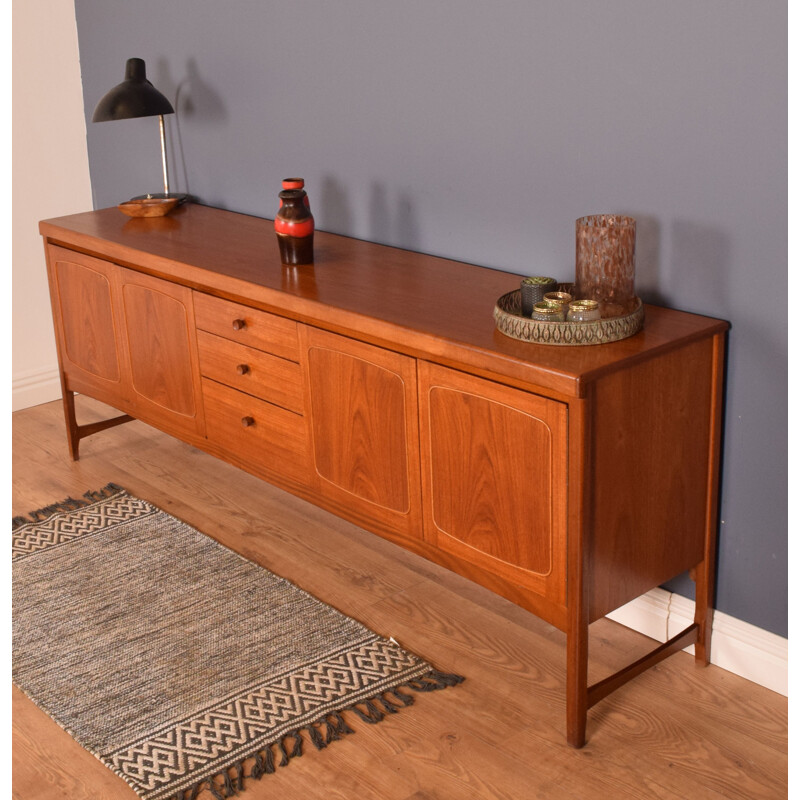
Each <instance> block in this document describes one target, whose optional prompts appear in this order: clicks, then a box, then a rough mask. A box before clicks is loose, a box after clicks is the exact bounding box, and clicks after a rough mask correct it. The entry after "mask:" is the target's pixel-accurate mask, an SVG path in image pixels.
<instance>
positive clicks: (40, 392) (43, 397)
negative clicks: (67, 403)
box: [11, 367, 61, 411]
mask: <svg viewBox="0 0 800 800" xmlns="http://www.w3.org/2000/svg"><path fill="white" fill-rule="evenodd" d="M60 399H61V380H60V378H59V376H58V367H45V368H44V369H35V370H29V371H28V372H19V373H17V374H15V375H14V377H13V378H12V380H11V410H12V411H21V410H22V409H23V408H30V407H31V406H38V405H41V404H42V403H49V402H50V401H51V400H60Z"/></svg>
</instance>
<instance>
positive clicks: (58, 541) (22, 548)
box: [11, 493, 156, 560]
mask: <svg viewBox="0 0 800 800" xmlns="http://www.w3.org/2000/svg"><path fill="white" fill-rule="evenodd" d="M155 511H156V509H154V508H153V506H151V505H150V504H149V503H145V502H144V501H143V500H139V498H138V497H131V496H130V495H128V494H124V493H122V494H120V495H119V496H117V497H114V498H111V499H107V498H106V499H103V500H102V501H99V502H97V503H93V504H91V505H88V506H85V507H83V508H77V509H72V510H69V511H66V512H61V513H54V514H53V515H52V516H51V517H50V518H48V519H46V520H44V521H42V522H31V523H28V524H27V525H23V526H21V527H20V528H18V529H17V530H15V531H14V532H13V534H12V543H11V557H12V559H14V560H16V559H19V558H25V557H26V556H29V555H32V554H33V553H37V552H39V551H40V550H46V549H47V548H51V547H58V546H59V545H63V544H67V543H69V542H72V541H74V540H75V539H79V538H80V537H82V536H91V535H92V534H94V533H98V532H102V531H107V530H108V529H109V528H111V527H113V526H114V525H118V524H120V523H123V522H129V521H130V520H133V519H140V518H141V517H144V516H147V515H148V514H152V513H154V512H155Z"/></svg>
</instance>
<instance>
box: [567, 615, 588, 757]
mask: <svg viewBox="0 0 800 800" xmlns="http://www.w3.org/2000/svg"><path fill="white" fill-rule="evenodd" d="M588 667H589V626H588V625H586V624H585V623H581V624H576V625H574V626H572V625H571V626H570V630H569V631H568V632H567V741H568V742H569V743H570V744H571V745H572V746H573V747H583V746H584V745H585V744H586V713H587V711H588V708H589V706H588V700H587V681H588V677H589V670H588Z"/></svg>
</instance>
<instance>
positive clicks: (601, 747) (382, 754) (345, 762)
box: [13, 398, 787, 800]
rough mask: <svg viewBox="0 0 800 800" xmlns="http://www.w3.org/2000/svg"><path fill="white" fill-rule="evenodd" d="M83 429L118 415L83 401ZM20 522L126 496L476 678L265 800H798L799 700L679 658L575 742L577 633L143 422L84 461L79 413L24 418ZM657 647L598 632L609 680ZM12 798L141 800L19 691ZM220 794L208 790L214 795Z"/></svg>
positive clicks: (99, 438) (90, 445) (278, 784)
mask: <svg viewBox="0 0 800 800" xmlns="http://www.w3.org/2000/svg"><path fill="white" fill-rule="evenodd" d="M78 403H79V421H81V422H90V421H93V420H94V419H100V418H102V417H103V416H106V415H108V414H110V411H109V410H108V409H106V408H105V407H103V406H101V405H100V404H99V403H95V402H94V401H91V400H87V399H84V398H78ZM13 447H14V450H13V459H14V462H13V464H14V472H13V505H14V508H13V511H14V513H25V512H27V511H30V510H32V509H35V508H39V507H41V506H43V505H46V504H48V503H51V502H54V501H56V500H60V499H63V498H64V497H66V496H68V495H73V496H79V495H81V494H82V493H83V492H85V491H87V490H89V489H95V488H99V487H101V486H103V485H105V484H106V483H108V482H109V481H113V482H115V483H118V484H120V485H121V486H123V487H125V488H126V489H127V490H128V491H130V492H131V493H132V494H135V495H138V496H140V497H143V498H145V499H147V500H149V501H151V502H153V503H155V504H156V505H158V506H160V507H162V508H164V509H165V510H167V511H169V512H171V513H172V514H174V515H175V516H177V517H180V518H181V519H184V520H186V521H187V522H189V523H190V524H192V525H194V526H195V527H197V528H199V529H201V530H202V531H204V532H205V533H207V534H209V535H210V536H213V537H214V538H216V539H218V540H220V541H221V542H223V543H225V544H226V545H229V546H230V547H233V548H234V549H236V550H238V551H239V552H241V553H243V554H244V555H245V556H247V557H248V558H251V559H253V560H254V561H257V562H259V563H261V564H263V565H264V566H266V567H268V568H269V569H271V570H273V571H274V572H277V573H278V574H280V575H283V576H284V577H286V578H289V579H290V580H292V581H294V582H296V583H298V584H299V585H300V586H302V587H303V588H304V589H306V590H308V591H310V592H311V593H313V594H315V595H316V596H318V597H319V598H321V599H322V600H324V601H326V602H327V603H330V604H331V605H333V606H335V607H336V608H338V609H340V610H341V611H343V612H344V613H346V614H349V615H351V616H353V617H355V618H357V619H359V620H360V621H361V622H363V623H364V624H366V625H368V626H369V627H371V628H372V629H373V630H375V631H377V632H379V633H381V634H382V635H385V636H393V637H395V639H397V640H398V641H399V642H400V643H401V644H402V645H403V646H405V647H406V648H408V649H410V650H412V651H414V652H416V653H418V654H420V655H421V656H423V657H425V658H426V659H428V660H430V661H432V662H433V663H434V664H435V666H437V667H438V668H439V669H442V670H444V671H448V672H457V673H460V674H462V675H464V676H465V677H466V681H465V682H464V683H463V684H462V685H461V686H458V687H456V688H454V689H448V690H446V691H443V692H436V693H433V694H427V695H419V696H417V702H416V704H415V705H414V707H413V708H410V709H407V710H403V712H402V713H400V714H397V715H395V716H392V717H391V718H389V719H386V720H384V721H383V722H382V723H381V724H379V725H374V726H372V725H365V724H363V723H362V724H358V723H354V727H355V728H356V729H357V730H356V734H355V735H353V736H348V737H346V738H345V739H343V740H342V741H340V742H337V743H336V744H335V745H333V746H331V747H329V748H327V749H326V750H324V751H321V752H316V751H313V748H312V749H309V750H308V751H307V755H306V756H304V757H303V758H300V759H294V760H293V761H292V762H291V763H290V765H289V766H288V767H286V768H284V769H280V770H278V772H277V773H275V774H274V775H268V776H265V777H264V778H263V779H262V780H261V781H260V782H255V781H253V782H249V787H248V789H247V790H246V792H245V793H244V795H242V797H243V798H247V800H267V798H281V799H282V800H323V798H324V800H353V798H361V799H362V800H372V798H376V799H378V798H379V799H380V800H470V799H471V798H476V799H477V798H480V799H481V800H483V798H503V799H504V800H528V799H529V798H530V799H531V800H532V799H533V798H544V799H546V800H561V799H562V798H563V799H564V800H567V799H569V800H576V798H577V799H579V800H591V798H602V800H618V799H619V798H647V799H648V800H650V798H692V799H693V800H702V798H743V799H746V800H756V799H757V798H781V797H786V796H787V701H786V699H785V698H783V697H781V696H780V695H777V694H775V693H773V692H770V691H769V690H767V689H764V688H761V687H759V686H757V685H755V684H752V683H750V682H748V681H746V680H744V679H742V678H739V677H737V676H736V675H733V674H731V673H728V672H725V671H724V670H721V669H719V668H717V667H714V666H711V667H707V668H699V667H696V666H695V664H694V660H693V659H692V658H691V657H690V656H689V655H687V654H686V653H679V654H677V655H675V656H672V657H671V658H670V659H668V660H667V661H665V662H663V663H662V664H660V665H658V666H656V667H655V668H653V669H652V670H650V671H649V672H648V673H646V674H645V675H643V676H641V677H639V678H637V679H636V680H634V681H632V682H631V683H630V684H627V685H626V686H625V687H623V688H622V689H620V690H619V691H618V692H616V693H615V694H613V695H612V696H611V697H609V698H608V699H606V700H604V701H602V702H601V703H599V704H598V705H597V706H596V707H595V708H593V709H592V710H591V711H590V716H589V726H588V736H589V743H588V744H587V746H586V747H585V748H584V749H583V750H573V749H571V748H570V747H569V746H568V745H567V744H566V742H565V739H564V699H563V698H564V665H565V637H564V635H563V634H562V633H560V632H559V631H557V630H555V629H554V628H552V627H551V626H549V625H547V624H545V623H543V622H541V621H539V620H538V619H537V618H535V617H534V616H532V615H531V614H529V613H527V612H525V611H522V610H521V609H519V608H516V607H515V606H513V605H512V604H511V603H509V602H507V601H505V600H503V599H501V598H499V597H497V596H495V595H493V594H492V593H491V592H489V591H488V590H485V589H482V588H480V587H478V586H475V585H473V584H472V583H470V582H469V581H467V580H465V579H463V578H460V577H458V576H456V575H454V574H453V573H450V572H448V571H447V570H444V569H441V568H439V567H436V566H434V565H431V564H429V563H427V562H425V561H424V560H422V559H420V558H418V557H416V556H414V555H411V554H409V553H406V552H405V551H403V550H401V549H400V548H398V547H396V546H394V545H392V544H389V543H387V542H385V541H383V540H382V539H380V538H379V537H377V536H374V535H372V534H369V533H366V532H365V531H363V530H361V529H360V528H357V527H355V526H354V525H351V524H349V523H347V522H344V521H343V520H340V519H339V518H337V517H334V516H332V515H330V514H328V513H326V512H324V511H321V510H319V509H317V508H315V507H314V506H312V505H309V504H308V503H306V502H304V501H302V500H299V499H297V498H295V497H292V496H291V495H288V494H286V493H284V492H281V491H279V490H277V489H274V488H272V487H271V486H269V485H267V484H265V483H263V482H261V481H259V480H258V479H256V478H254V477H252V476H249V475H247V474H246V473H244V472H241V471H239V470H237V469H235V468H234V467H231V466H228V465H226V464H223V463H222V462H219V461H217V460H215V459H214V458H212V457H210V456H208V455H205V454H204V453H202V452H200V451H199V450H197V449H195V448H192V447H189V446H187V445H184V444H182V443H180V442H177V441H175V440H173V439H171V438H170V437H168V436H165V435H164V434H161V433H159V432H158V431H156V430H154V429H153V428H150V427H148V426H146V425H144V424H143V423H140V422H133V423H129V424H127V425H123V426H121V427H119V428H115V429H112V430H109V431H105V432H103V433H101V434H98V435H96V436H94V437H91V438H89V439H86V440H84V441H83V442H82V443H81V460H80V461H78V462H71V461H70V460H69V457H68V454H67V443H66V436H65V433H64V426H63V417H62V415H61V404H60V402H59V403H49V404H46V405H42V406H38V407H36V408H31V409H27V410H25V411H21V412H17V413H15V414H14V419H13ZM648 645H649V640H647V639H645V637H643V636H641V635H639V634H637V633H634V632H632V631H630V630H628V629H626V628H624V627H622V626H620V625H617V624H616V623H613V622H611V621H608V620H601V621H599V622H597V623H595V624H594V625H593V626H592V643H591V661H592V668H591V678H592V679H596V678H598V677H601V676H602V675H603V674H607V673H609V672H611V671H612V670H614V669H615V668H617V667H619V666H622V665H623V664H624V663H626V662H627V661H630V660H634V659H635V658H636V657H638V655H640V654H641V653H643V652H645V651H646V650H647V648H648ZM13 715H14V716H13V733H14V749H13V797H14V798H18V799H19V800H34V798H35V800H56V798H58V799H59V800H66V799H67V798H69V800H85V799H86V798H95V799H96V800H100V798H102V799H103V800H114V799H116V798H120V800H126V799H127V800H135V795H134V793H133V792H132V790H131V789H129V788H128V787H127V786H126V785H125V784H124V783H123V782H122V781H121V780H120V779H119V778H117V777H116V776H115V775H114V774H113V773H112V772H110V771H109V770H108V769H106V767H104V766H103V765H102V764H101V763H100V762H99V761H96V760H95V759H94V757H92V756H91V755H89V754H88V753H87V752H85V751H84V750H83V749H82V748H80V747H79V746H78V745H77V744H75V743H74V742H73V741H72V739H71V738H70V737H69V736H68V735H67V734H66V733H65V732H64V731H62V730H61V729H60V728H59V727H58V726H57V725H56V724H55V723H54V722H52V721H51V720H49V719H48V717H47V716H46V715H45V714H44V713H42V712H41V711H39V710H38V709H37V708H36V707H35V706H34V705H33V704H32V703H31V702H30V701H29V700H28V699H27V698H26V697H25V696H24V695H23V694H22V693H21V692H20V691H19V690H17V689H13ZM205 797H209V798H210V797H211V796H210V794H208V793H204V794H203V795H202V796H201V798H205Z"/></svg>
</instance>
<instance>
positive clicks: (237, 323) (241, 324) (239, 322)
mask: <svg viewBox="0 0 800 800" xmlns="http://www.w3.org/2000/svg"><path fill="white" fill-rule="evenodd" d="M246 327H247V323H246V322H245V321H244V320H243V319H235V320H234V321H233V329H234V330H235V331H242V330H244V329H245V328H246Z"/></svg>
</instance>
